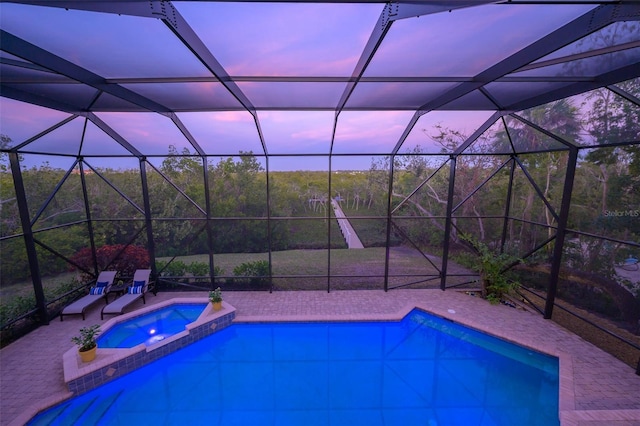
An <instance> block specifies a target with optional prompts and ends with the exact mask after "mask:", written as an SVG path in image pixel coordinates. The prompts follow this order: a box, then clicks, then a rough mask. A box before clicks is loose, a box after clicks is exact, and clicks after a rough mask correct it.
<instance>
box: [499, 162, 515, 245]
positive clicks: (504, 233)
mask: <svg viewBox="0 0 640 426" xmlns="http://www.w3.org/2000/svg"><path fill="white" fill-rule="evenodd" d="M515 169H516V161H515V159H514V158H513V156H512V157H511V169H510V170H509V186H508V187H507V200H506V203H505V207H504V222H503V223H502V239H501V240H500V253H504V245H505V243H506V241H507V229H508V228H509V215H510V214H511V193H512V191H513V175H514V172H515Z"/></svg>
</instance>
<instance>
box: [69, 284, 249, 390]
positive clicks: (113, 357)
mask: <svg viewBox="0 0 640 426" xmlns="http://www.w3.org/2000/svg"><path fill="white" fill-rule="evenodd" d="M177 304H206V306H205V308H204V310H203V311H202V313H201V314H200V315H199V316H198V318H197V319H196V320H195V321H193V322H191V323H189V324H187V325H186V327H185V330H184V331H181V332H179V333H176V334H174V335H172V336H169V337H166V338H165V339H163V340H160V341H158V342H156V343H153V344H152V345H149V346H146V345H145V344H144V343H140V344H138V345H136V346H133V347H131V348H98V351H97V356H96V359H95V360H93V361H91V362H82V361H81V360H80V355H79V354H78V348H77V346H74V347H72V348H71V349H69V350H68V351H67V352H65V353H64V355H63V356H62V360H63V368H64V381H65V383H67V384H69V383H70V382H72V381H74V380H77V379H79V378H81V377H84V376H86V375H89V374H91V373H93V372H95V371H98V370H100V369H102V368H105V367H108V366H110V365H113V364H114V363H116V362H118V361H121V360H123V359H127V358H131V357H133V356H135V355H137V354H142V353H147V354H149V353H152V352H154V351H158V350H162V349H163V348H165V347H166V346H168V345H170V344H172V343H173V342H176V341H179V340H181V339H184V338H185V337H187V336H189V335H190V334H191V332H192V330H194V329H196V328H198V327H201V326H203V325H206V324H214V323H215V320H217V319H219V318H222V317H223V316H226V315H230V314H231V315H232V316H235V311H236V309H235V308H234V307H233V306H231V305H229V304H228V303H226V302H222V309H221V310H220V311H214V310H213V306H212V305H211V304H210V303H208V299H207V298H203V297H193V298H186V297H185V298H183V297H177V298H173V299H169V300H166V301H164V302H160V303H157V304H154V305H151V306H148V307H144V308H141V309H137V310H135V311H132V312H129V313H126V314H123V315H119V316H117V317H114V318H111V319H109V320H108V321H107V322H105V323H104V324H103V325H101V326H100V330H101V331H100V334H104V333H105V332H106V331H108V330H109V329H110V328H112V327H114V326H116V325H118V324H119V323H122V322H125V321H127V320H129V319H131V318H135V317H139V316H141V315H145V314H148V313H150V312H154V311H158V310H160V309H163V308H166V307H167V306H171V305H177ZM231 320H233V318H231ZM213 331H216V330H215V328H214V329H212V332H213ZM203 337H204V336H203Z"/></svg>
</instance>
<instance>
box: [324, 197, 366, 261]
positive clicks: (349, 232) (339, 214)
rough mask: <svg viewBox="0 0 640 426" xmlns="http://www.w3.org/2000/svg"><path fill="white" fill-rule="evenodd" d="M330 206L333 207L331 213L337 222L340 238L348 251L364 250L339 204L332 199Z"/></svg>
mask: <svg viewBox="0 0 640 426" xmlns="http://www.w3.org/2000/svg"><path fill="white" fill-rule="evenodd" d="M331 205H332V206H333V211H334V213H335V215H336V219H337V220H338V226H340V232H342V236H343V237H344V240H345V241H346V243H347V247H349V248H350V249H361V248H364V246H363V245H362V242H361V241H360V238H358V234H356V231H355V229H353V226H351V222H349V219H347V217H346V216H345V214H344V212H343V211H342V208H341V207H340V204H338V202H337V201H336V200H335V199H334V198H332V199H331Z"/></svg>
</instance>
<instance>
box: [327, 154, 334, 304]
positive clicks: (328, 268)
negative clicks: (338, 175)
mask: <svg viewBox="0 0 640 426" xmlns="http://www.w3.org/2000/svg"><path fill="white" fill-rule="evenodd" d="M331 158H332V157H331V156H329V176H328V180H327V184H328V192H329V193H328V196H329V199H328V200H327V202H328V205H327V209H326V210H327V217H326V220H327V244H328V245H327V293H329V292H331V212H332V211H333V209H331V164H332V161H331Z"/></svg>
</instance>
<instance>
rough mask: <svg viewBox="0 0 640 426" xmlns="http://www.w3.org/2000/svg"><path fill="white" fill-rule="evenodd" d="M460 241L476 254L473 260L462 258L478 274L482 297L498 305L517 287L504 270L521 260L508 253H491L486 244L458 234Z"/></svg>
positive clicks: (469, 236)
mask: <svg viewBox="0 0 640 426" xmlns="http://www.w3.org/2000/svg"><path fill="white" fill-rule="evenodd" d="M460 239H461V240H462V241H466V242H468V243H469V244H470V245H471V246H472V247H473V249H474V251H475V252H476V254H477V256H475V257H473V258H466V259H465V256H463V257H462V258H463V259H464V260H467V261H470V263H471V264H470V265H469V266H470V267H471V268H472V269H473V270H475V271H476V272H478V273H479V274H480V281H481V285H482V297H484V298H485V299H487V300H488V301H489V302H491V303H498V302H500V300H501V299H502V296H503V295H504V294H508V293H509V292H510V291H512V290H514V289H516V288H517V287H518V286H519V284H518V283H517V282H515V281H512V280H511V279H510V278H509V276H508V275H507V274H506V270H507V269H508V268H509V267H510V266H512V265H515V264H518V263H520V262H522V259H520V258H518V257H516V256H513V255H511V254H508V253H496V252H493V251H492V250H491V249H490V248H489V247H488V246H487V245H486V244H484V243H482V242H480V241H478V240H476V239H475V238H474V237H472V236H471V235H465V234H460Z"/></svg>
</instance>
